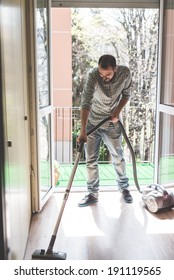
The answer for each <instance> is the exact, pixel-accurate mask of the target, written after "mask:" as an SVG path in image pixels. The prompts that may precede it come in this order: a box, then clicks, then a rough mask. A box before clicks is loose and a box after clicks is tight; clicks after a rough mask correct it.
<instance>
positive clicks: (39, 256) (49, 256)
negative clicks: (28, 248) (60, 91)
mask: <svg viewBox="0 0 174 280" xmlns="http://www.w3.org/2000/svg"><path fill="white" fill-rule="evenodd" d="M109 120H111V117H110V116H109V117H107V118H105V119H104V120H102V121H101V122H99V124H98V125H96V126H95V127H94V128H92V129H91V130H90V131H88V132H87V135H90V134H91V133H93V132H94V131H95V130H97V129H98V128H99V127H100V126H101V125H103V124H104V123H105V122H107V121H109ZM118 124H119V126H120V129H121V131H122V134H123V136H124V138H125V141H126V143H127V145H128V147H129V150H130V152H131V156H132V164H133V175H134V181H135V185H136V187H137V190H138V191H139V192H140V193H142V194H143V196H142V200H143V202H144V203H145V205H146V206H147V208H148V209H149V211H151V212H152V213H156V212H157V211H158V210H160V209H163V208H166V207H167V208H171V207H174V194H173V193H171V192H167V191H166V190H165V189H164V188H163V187H161V186H159V185H157V184H152V185H149V186H147V188H146V189H145V190H143V191H141V190H140V186H139V183H138V179H137V170H136V159H135V154H134V150H133V148H132V145H131V143H130V141H129V139H128V137H127V134H126V132H125V129H124V127H123V125H122V123H121V121H120V120H118ZM83 146H84V141H81V142H80V144H79V149H78V152H77V155H76V158H75V162H74V166H73V169H72V172H71V175H70V178H69V182H68V186H67V188H66V190H65V194H64V197H63V201H62V205H61V208H60V212H59V215H58V218H57V221H56V224H55V227H54V231H53V234H52V237H51V239H50V243H49V245H48V248H47V250H45V249H38V250H35V251H34V253H33V254H32V259H33V260H65V259H66V256H67V255H66V253H65V252H60V251H54V250H53V247H54V243H55V240H56V236H57V232H58V229H59V225H60V222H61V218H62V215H63V212H64V208H65V205H66V202H67V199H68V197H69V193H70V189H71V186H72V183H73V179H74V176H75V173H76V169H77V166H78V163H79V160H80V156H81V153H82V150H83Z"/></svg>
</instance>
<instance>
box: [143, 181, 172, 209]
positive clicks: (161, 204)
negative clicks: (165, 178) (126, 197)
mask: <svg viewBox="0 0 174 280" xmlns="http://www.w3.org/2000/svg"><path fill="white" fill-rule="evenodd" d="M142 194H143V196H142V200H143V202H144V204H145V205H146V206H147V208H148V209H149V211H150V212H152V213H156V212H158V211H159V210H160V209H164V208H172V207H174V194H173V193H172V192H170V191H167V190H166V189H165V188H164V187H162V186H160V185H157V184H152V185H149V186H147V188H146V189H145V190H143V191H142Z"/></svg>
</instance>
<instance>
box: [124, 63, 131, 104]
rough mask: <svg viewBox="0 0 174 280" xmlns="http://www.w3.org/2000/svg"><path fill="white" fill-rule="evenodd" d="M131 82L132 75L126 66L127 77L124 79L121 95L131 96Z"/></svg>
mask: <svg viewBox="0 0 174 280" xmlns="http://www.w3.org/2000/svg"><path fill="white" fill-rule="evenodd" d="M131 84H132V75H131V72H130V70H129V69H128V68H127V78H126V80H125V85H124V89H123V91H122V95H123V96H125V97H127V98H129V99H130V97H131Z"/></svg>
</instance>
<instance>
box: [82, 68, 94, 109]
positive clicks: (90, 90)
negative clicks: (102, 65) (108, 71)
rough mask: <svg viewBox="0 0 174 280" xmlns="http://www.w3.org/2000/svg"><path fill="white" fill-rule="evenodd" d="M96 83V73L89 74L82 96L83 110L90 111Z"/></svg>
mask: <svg viewBox="0 0 174 280" xmlns="http://www.w3.org/2000/svg"><path fill="white" fill-rule="evenodd" d="M96 83H97V81H96V78H95V73H94V71H91V72H89V73H88V75H87V79H86V82H85V85H84V89H83V92H82V96H81V109H88V110H90V108H91V104H92V99H93V96H94V91H95V86H96Z"/></svg>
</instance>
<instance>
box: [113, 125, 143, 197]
mask: <svg viewBox="0 0 174 280" xmlns="http://www.w3.org/2000/svg"><path fill="white" fill-rule="evenodd" d="M118 124H119V126H120V128H121V132H122V134H123V136H124V139H125V141H126V143H127V145H128V147H129V150H130V152H131V156H132V164H133V175H134V181H135V185H136V187H137V190H138V191H139V192H141V190H140V186H139V183H138V178H137V168H136V159H135V153H134V150H133V148H132V145H131V143H130V141H129V138H128V136H127V134H126V131H125V129H124V127H123V124H122V123H121V121H120V120H118Z"/></svg>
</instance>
